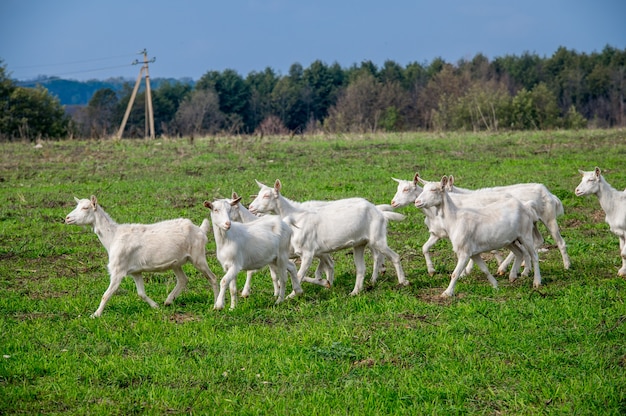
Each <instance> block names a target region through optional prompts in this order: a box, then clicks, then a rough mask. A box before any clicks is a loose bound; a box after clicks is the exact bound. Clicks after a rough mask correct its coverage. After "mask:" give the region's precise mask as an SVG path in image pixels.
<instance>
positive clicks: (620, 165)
mask: <svg viewBox="0 0 626 416" xmlns="http://www.w3.org/2000/svg"><path fill="white" fill-rule="evenodd" d="M0 148H1V150H2V151H1V152H0V414H29V415H30V414H64V415H74V414H75V415H84V414H93V415H96V414H97V415H132V414H149V415H166V414H219V415H225V414H237V415H270V414H286V415H311V414H315V415H327V414H328V415H330V414H332V415H338V414H341V415H384V414H394V415H396V414H408V415H417V414H437V415H444V414H445V415H448V414H489V415H504V414H506V415H535V414H555V415H574V414H575V415H600V414H602V415H620V414H621V415H623V414H626V305H625V300H626V279H623V278H618V277H617V270H618V268H619V267H620V265H621V261H620V258H619V243H618V239H617V237H615V236H614V235H613V234H612V233H611V232H610V231H609V228H608V225H607V224H605V223H604V213H603V211H602V209H601V208H600V205H599V203H598V200H597V198H595V197H584V198H578V197H576V196H575V195H574V188H575V187H576V185H577V184H578V182H579V180H580V175H579V174H578V169H583V170H591V169H593V168H594V167H595V166H599V167H600V168H601V169H603V171H604V175H605V178H606V179H607V181H608V182H609V183H611V184H612V185H613V186H614V187H615V188H616V189H624V187H626V163H625V160H626V131H624V130H606V131H604V130H582V131H565V132H561V131H553V132H520V133H499V134H472V133H452V134H434V133H411V134H378V135H365V136H343V135H340V136H318V137H294V138H275V137H264V138H256V137H230V138H203V139H196V140H194V141H193V142H191V141H189V140H186V139H185V140H183V139H177V140H154V141H144V140H121V141H95V140H84V141H83V140H75V141H61V142H44V143H43V147H42V148H35V147H34V146H33V145H32V144H29V143H2V144H0ZM415 172H419V173H420V175H421V176H422V177H424V178H426V179H431V180H436V179H439V178H440V177H441V176H442V175H444V174H453V175H454V176H455V183H456V184H457V185H458V186H462V187H467V188H477V187H486V186H495V185H504V184H512V183H519V182H540V183H543V184H545V185H546V186H547V187H548V188H549V189H550V190H551V191H552V192H553V193H554V194H555V195H557V196H558V197H559V198H561V200H562V201H563V204H564V207H565V215H563V216H562V217H560V218H559V224H560V226H561V232H562V235H563V237H564V239H565V241H566V242H567V244H568V251H569V254H570V257H571V259H572V267H571V269H570V270H564V269H563V263H562V260H561V256H560V253H559V251H558V249H557V248H556V245H555V244H554V242H553V241H552V239H551V237H549V235H548V234H547V232H545V228H543V227H542V228H541V229H542V231H543V234H544V236H545V239H546V241H545V244H544V247H545V248H547V251H546V252H541V253H540V260H541V274H542V277H543V285H542V286H541V288H539V289H533V288H532V278H521V279H518V280H517V281H516V282H514V283H509V282H508V279H507V278H505V277H499V278H498V280H499V283H500V288H499V289H498V290H494V289H493V288H492V287H491V286H490V285H489V283H488V282H487V280H486V279H485V278H484V276H483V275H482V274H481V273H480V272H479V271H478V270H474V271H473V272H472V273H471V274H470V275H469V276H467V277H465V278H462V279H461V280H460V281H459V283H458V285H457V287H456V296H455V297H454V298H452V299H442V298H440V297H439V294H440V293H441V292H442V291H443V290H444V289H445V287H446V286H447V284H448V282H449V275H450V273H451V271H452V269H453V268H454V265H455V257H454V254H453V253H452V251H451V246H450V244H449V242H448V241H440V242H438V243H437V245H436V246H435V250H434V252H433V261H434V262H435V266H436V268H437V273H436V274H435V275H434V276H432V277H431V276H429V275H428V274H427V271H426V264H425V262H424V259H423V256H422V253H421V246H422V244H423V243H424V242H425V241H426V240H427V237H428V232H427V230H426V228H425V226H424V223H423V219H424V217H423V215H422V213H421V212H420V211H418V210H417V209H415V208H414V207H406V208H403V209H402V210H401V211H400V212H402V213H403V214H405V215H406V219H405V220H404V221H402V222H392V223H390V224H389V232H388V241H389V245H390V246H391V248H392V249H394V250H395V251H397V252H398V253H399V254H400V255H401V257H402V264H403V267H404V270H405V273H406V275H407V278H408V280H409V281H410V283H411V285H410V286H408V287H399V286H398V285H397V278H396V275H395V272H394V270H393V267H391V265H390V262H387V272H386V273H385V275H383V276H381V277H380V278H379V281H378V282H377V283H376V284H375V285H368V286H367V287H366V290H365V291H364V292H363V293H361V294H360V295H359V296H355V297H350V296H348V294H349V293H350V291H351V290H352V287H353V286H354V273H355V269H354V263H353V261H352V256H351V253H350V251H343V252H339V253H336V254H335V255H334V259H335V267H336V274H335V276H336V277H335V285H334V286H333V287H332V288H331V289H326V288H323V287H319V286H313V285H310V284H306V283H305V284H304V285H303V288H304V294H303V295H302V296H301V297H298V298H295V299H289V300H286V301H285V302H284V303H283V304H280V305H274V299H273V296H272V284H271V280H270V278H269V272H268V270H267V269H265V270H263V271H261V272H259V273H257V274H256V275H255V279H254V281H253V292H252V295H251V296H250V297H249V298H248V299H239V302H238V306H237V308H236V309H235V310H232V311H229V310H224V311H213V310H212V293H211V291H210V286H209V284H208V282H207V281H206V280H205V279H204V278H203V277H202V276H201V274H200V273H199V272H197V271H196V270H195V269H194V268H193V267H192V266H190V265H188V266H186V267H185V271H186V273H187V275H188V276H189V286H188V288H187V290H186V291H185V292H183V293H182V294H181V296H180V297H179V298H178V299H177V300H176V301H175V303H174V305H172V306H168V307H164V306H161V307H160V308H159V309H151V308H150V307H149V305H148V304H147V303H145V302H144V301H142V300H141V299H140V298H139V297H138V296H137V295H136V290H135V286H134V283H133V281H132V279H131V278H126V279H125V280H124V282H123V283H122V286H121V288H120V290H119V291H118V293H117V294H116V295H115V296H113V297H112V298H111V300H110V301H109V303H108V304H107V306H106V308H105V309H104V313H103V315H102V317H101V318H98V319H91V318H90V317H89V315H90V314H91V313H93V312H94V311H95V310H96V308H97V306H98V303H99V302H100V297H101V296H102V294H103V293H104V291H105V289H106V288H107V286H108V283H109V278H108V274H107V270H106V264H107V255H106V251H105V249H104V247H102V245H101V244H100V242H99V240H98V238H97V237H96V235H95V234H94V233H93V232H92V231H91V230H90V229H84V228H83V227H78V226H70V225H65V224H64V223H63V218H64V217H65V215H66V214H67V213H69V212H70V211H71V210H72V209H74V207H75V202H74V198H73V197H74V196H76V197H78V198H88V197H89V196H90V195H92V194H93V195H96V196H97V197H98V200H99V203H100V204H101V205H102V206H103V208H104V209H105V210H106V211H107V212H108V213H109V214H110V215H111V216H112V217H113V218H114V219H115V220H116V221H117V222H119V223H129V222H136V223H152V222H156V221H160V220H165V219H171V218H176V217H186V218H190V219H191V220H192V221H193V222H194V223H196V224H200V222H201V221H202V219H203V218H205V217H208V211H207V210H206V208H204V207H203V206H202V202H203V201H204V200H206V199H209V200H212V199H216V198H222V197H229V196H230V194H231V192H232V191H236V192H237V193H239V195H244V201H245V203H246V205H247V203H249V202H250V201H251V198H250V195H253V194H255V193H256V192H257V190H258V187H257V185H256V184H255V182H254V180H255V179H258V180H259V181H261V182H264V183H266V184H268V185H270V184H272V183H273V182H274V180H276V179H277V178H279V179H281V181H282V184H283V194H284V195H285V196H286V197H288V198H291V199H294V200H297V201H302V200H307V199H339V198H345V197H354V196H360V197H365V198H367V199H369V200H370V201H372V202H374V203H376V204H381V203H389V202H390V200H391V198H392V196H393V195H394V193H395V190H396V182H394V181H392V179H391V178H392V177H396V178H403V179H411V178H412V177H413V175H414V173H415ZM207 257H208V262H209V266H210V267H211V269H212V270H213V271H214V272H215V274H217V275H218V277H221V276H222V275H223V272H222V269H221V266H220V265H219V263H218V261H217V260H216V258H215V243H214V239H213V235H212V233H210V235H209V243H208V245H207ZM367 264H368V274H369V273H370V272H371V265H372V262H371V259H370V258H369V257H368V259H367ZM488 264H489V266H490V268H492V270H494V271H495V268H496V264H495V260H493V259H491V260H490V261H489V262H488ZM311 273H312V271H311V272H310V274H311ZM144 277H145V280H146V290H147V293H148V295H149V296H150V297H151V298H152V299H153V300H155V301H156V302H158V303H160V304H161V305H162V303H163V301H164V300H165V298H166V296H167V294H168V293H169V291H171V290H172V288H173V287H174V284H175V278H174V274H173V273H172V272H167V273H160V274H156V273H155V274H145V275H144ZM243 281H244V274H243V273H242V274H241V275H240V279H239V282H238V283H239V287H240V289H241V287H242V286H243ZM289 290H290V287H288V291H289ZM227 304H228V296H227Z"/></svg>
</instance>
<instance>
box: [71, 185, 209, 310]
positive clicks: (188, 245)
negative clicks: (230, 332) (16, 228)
mask: <svg viewBox="0 0 626 416" xmlns="http://www.w3.org/2000/svg"><path fill="white" fill-rule="evenodd" d="M74 199H75V200H76V203H77V206H76V208H75V209H74V210H73V211H72V212H70V213H69V214H67V216H66V217H65V223H66V224H74V225H90V226H92V227H93V231H94V232H95V233H96V235H97V236H98V238H99V239H100V242H101V243H102V245H103V246H104V248H105V249H106V250H107V253H108V254H109V264H108V266H107V267H108V269H109V274H110V277H111V282H110V284H109V287H108V289H107V290H106V291H105V292H104V295H102V301H101V302H100V306H99V307H98V309H97V310H96V311H95V312H94V313H93V315H92V317H98V316H100V315H102V311H103V310H104V306H105V305H106V303H107V301H108V300H109V298H110V297H111V296H112V295H113V294H114V293H115V292H116V291H117V289H118V288H119V286H120V283H121V282H122V279H123V278H124V276H126V275H131V276H132V277H133V279H134V280H135V285H136V286H137V294H138V295H139V297H141V298H142V299H143V300H145V301H146V302H148V304H149V305H150V306H151V307H153V308H156V307H158V305H157V304H156V303H155V302H154V301H153V300H152V299H150V298H149V297H148V295H146V291H145V288H144V281H143V277H142V276H141V273H142V272H161V271H165V270H173V271H174V274H175V275H176V286H175V287H174V289H173V290H172V292H171V293H170V294H169V295H168V297H167V299H166V300H165V304H166V305H169V304H171V303H172V302H173V301H174V299H176V297H177V296H178V295H179V294H180V293H181V292H182V291H183V289H185V287H186V286H187V281H188V278H187V276H186V275H185V272H183V269H182V265H183V264H185V263H187V262H191V263H192V264H193V265H194V266H195V267H196V268H197V269H198V270H200V272H202V274H204V275H205V276H206V277H207V278H208V279H209V282H211V286H212V287H213V294H214V299H215V297H217V292H218V291H217V278H216V277H215V275H214V274H213V272H212V271H211V270H210V269H209V266H208V264H207V261H206V248H205V247H206V243H207V241H208V239H207V232H208V230H209V221H208V220H207V219H205V220H204V221H203V222H202V225H201V226H200V227H198V226H196V225H194V224H193V223H192V222H191V221H190V220H188V219H183V218H179V219H175V220H168V221H162V222H158V223H155V224H148V225H145V224H117V223H116V222H115V221H113V219H111V217H110V216H109V215H108V214H107V213H106V212H105V211H104V210H103V209H102V207H101V206H100V205H99V204H98V200H97V199H96V197H95V196H92V197H91V199H77V198H74Z"/></svg>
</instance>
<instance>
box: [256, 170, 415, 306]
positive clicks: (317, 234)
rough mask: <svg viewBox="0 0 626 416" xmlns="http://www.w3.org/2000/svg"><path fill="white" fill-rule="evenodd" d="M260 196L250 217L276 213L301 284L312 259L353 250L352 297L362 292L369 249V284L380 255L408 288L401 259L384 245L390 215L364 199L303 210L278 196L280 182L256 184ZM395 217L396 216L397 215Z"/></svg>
mask: <svg viewBox="0 0 626 416" xmlns="http://www.w3.org/2000/svg"><path fill="white" fill-rule="evenodd" d="M257 184H258V185H259V187H260V190H259V194H258V195H257V197H256V198H255V199H254V201H253V202H252V203H251V204H250V207H249V209H250V211H251V212H252V213H257V212H258V213H266V212H277V213H278V214H279V215H280V216H281V217H282V218H283V219H284V220H285V222H287V223H288V224H289V225H290V226H291V228H292V231H293V236H292V239H291V243H292V249H293V250H294V252H295V254H296V255H298V256H300V258H301V261H302V264H301V265H300V269H299V271H298V277H299V278H300V280H302V279H303V277H304V276H305V275H306V272H307V270H308V269H309V267H310V265H311V261H312V260H313V257H315V256H318V255H320V254H328V253H332V252H335V251H338V250H341V249H345V248H353V250H354V262H355V265H356V283H355V286H354V290H353V291H352V292H351V295H356V294H358V293H359V292H360V291H361V290H362V289H363V280H364V278H365V258H364V252H365V247H368V246H369V247H370V249H371V250H372V254H373V257H374V267H373V270H372V282H375V281H376V278H377V275H378V267H379V259H380V257H381V256H380V255H379V254H383V255H384V256H385V257H387V258H389V259H390V260H391V261H392V262H393V264H394V267H395V269H396V273H397V275H398V282H399V283H400V284H401V285H407V284H408V281H407V280H406V277H405V276H404V271H403V269H402V265H401V264H400V256H399V255H398V254H397V253H396V252H394V251H393V250H391V249H390V248H389V246H388V245H387V217H388V216H394V214H395V213H393V212H383V211H381V210H380V209H378V208H377V207H376V206H375V205H373V204H372V203H371V202H369V201H367V200H365V199H363V198H349V199H342V200H338V201H331V202H326V203H323V204H320V205H318V206H316V207H308V208H307V207H304V206H303V204H300V203H297V202H294V201H291V200H289V199H287V198H285V197H284V196H282V194H281V192H280V191H281V183H280V180H276V182H275V184H274V188H270V187H268V186H266V185H264V184H262V183H260V182H259V181H257ZM396 215H397V214H396Z"/></svg>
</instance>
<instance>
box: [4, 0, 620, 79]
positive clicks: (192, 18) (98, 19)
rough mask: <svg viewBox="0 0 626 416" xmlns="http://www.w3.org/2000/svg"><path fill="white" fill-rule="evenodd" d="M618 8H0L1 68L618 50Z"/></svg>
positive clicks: (186, 4)
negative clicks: (148, 59) (148, 60)
mask: <svg viewBox="0 0 626 416" xmlns="http://www.w3.org/2000/svg"><path fill="white" fill-rule="evenodd" d="M625 22H626V1H624V0H593V1H592V0H523V1H520V0H515V1H505V0H500V1H497V0H430V1H422V0H413V1H410V0H387V1H380V0H378V1H372V0H345V1H344V0H334V1H330V0H315V1H301V0H298V1H296V0H220V1H214V0H204V1H201V0H199V1H195V0H178V1H161V0H153V1H144V0H141V1H133V0H106V1H104V0H50V1H48V0H0V59H2V60H3V61H4V64H5V65H6V66H7V70H8V71H9V73H10V74H11V76H12V77H13V78H15V79H19V80H24V79H32V78H34V77H36V76H38V75H49V76H60V77H62V78H67V79H78V80H85V79H106V78H110V77H118V76H122V77H127V78H131V79H134V78H135V77H136V76H137V74H138V73H139V67H138V66H133V65H131V63H132V62H133V61H134V60H135V59H141V55H138V52H140V51H141V50H143V49H144V48H145V49H147V51H148V55H149V57H155V58H156V62H155V63H153V64H151V65H150V75H151V77H153V78H155V77H172V78H182V77H191V78H193V79H195V80H197V79H198V78H200V77H201V76H202V75H203V74H205V73H206V72H207V71H211V70H217V71H223V70H224V69H234V70H236V71H237V72H238V73H239V74H241V75H242V76H246V75H247V74H248V73H250V72H252V71H259V72H260V71H263V70H264V69H265V68H266V67H270V68H272V69H274V70H275V71H276V72H277V73H278V74H282V75H285V74H287V73H288V71H289V67H290V66H291V65H292V64H293V63H296V62H297V63H300V64H301V65H302V66H303V67H305V68H306V67H308V66H309V65H310V64H311V63H312V62H313V61H315V60H321V61H323V62H325V63H327V64H329V65H330V64H333V63H334V62H337V63H339V64H340V65H341V66H342V67H344V68H347V67H350V66H351V65H353V64H360V63H361V62H362V61H364V60H370V61H372V62H373V63H374V64H376V65H378V66H379V67H380V66H382V65H383V63H384V62H385V61H386V60H393V61H395V62H396V63H398V64H400V65H402V66H406V65H407V64H409V63H411V62H418V63H429V62H431V61H432V60H433V59H435V58H437V57H441V58H443V59H444V60H446V61H447V62H450V63H456V62H458V61H459V60H460V59H471V58H472V57H474V56H475V55H476V54H477V53H482V54H484V55H486V56H487V57H488V58H490V59H493V58H495V57H498V56H504V55H518V56H519V55H521V54H522V53H524V52H530V53H536V54H538V55H539V56H542V57H543V56H546V57H549V56H551V55H552V54H553V53H554V52H555V51H556V49H557V48H558V47H559V46H564V47H566V48H568V49H573V50H576V51H578V52H585V53H591V52H594V51H597V52H600V51H601V50H602V49H603V48H604V46H605V45H607V44H608V45H611V46H613V47H616V48H619V49H625V48H626V23H625Z"/></svg>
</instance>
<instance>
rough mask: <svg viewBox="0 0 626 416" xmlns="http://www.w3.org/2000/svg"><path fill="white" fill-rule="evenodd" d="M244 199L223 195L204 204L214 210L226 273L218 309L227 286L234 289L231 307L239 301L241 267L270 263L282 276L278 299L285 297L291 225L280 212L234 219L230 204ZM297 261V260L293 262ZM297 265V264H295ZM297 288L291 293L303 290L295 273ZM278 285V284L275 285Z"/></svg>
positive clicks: (231, 293) (254, 266)
mask: <svg viewBox="0 0 626 416" xmlns="http://www.w3.org/2000/svg"><path fill="white" fill-rule="evenodd" d="M239 200H240V199H236V200H226V199H220V200H217V201H214V202H209V201H205V202H204V206H205V207H207V208H208V209H209V210H210V211H211V222H212V223H213V234H214V235H215V243H216V246H217V259H218V260H219V262H220V263H221V264H222V267H223V268H224V271H225V272H226V274H225V275H224V277H223V278H222V280H221V281H220V291H219V294H218V296H217V300H216V301H215V306H214V309H218V310H219V309H224V299H225V297H226V286H228V287H229V289H230V308H231V309H234V308H235V306H236V304H237V286H236V284H237V281H236V277H237V273H239V272H240V271H241V270H257V269H260V268H262V267H265V266H269V267H270V269H271V270H272V277H273V279H274V276H275V277H276V278H277V280H278V288H279V293H278V299H277V300H276V303H280V302H282V301H283V300H284V299H285V286H286V284H287V270H288V269H289V267H291V266H290V263H291V261H290V260H289V248H290V239H291V229H290V228H289V226H288V225H287V224H285V223H284V222H283V221H282V220H281V219H280V218H279V217H278V216H275V215H267V216H264V217H260V218H258V219H257V220H255V221H253V222H250V223H238V222H232V221H231V218H230V208H231V206H233V205H236V204H238V203H239ZM292 264H293V263H292ZM293 268H294V269H295V265H294V266H293ZM291 284H292V287H293V292H292V294H291V295H290V296H295V295H298V294H300V293H302V288H301V287H300V281H299V280H298V278H297V276H293V275H292V279H291ZM275 286H276V285H275Z"/></svg>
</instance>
